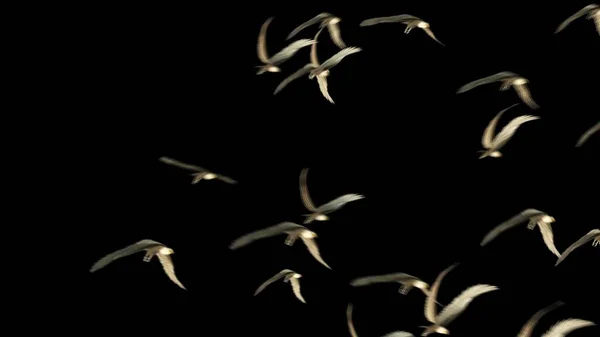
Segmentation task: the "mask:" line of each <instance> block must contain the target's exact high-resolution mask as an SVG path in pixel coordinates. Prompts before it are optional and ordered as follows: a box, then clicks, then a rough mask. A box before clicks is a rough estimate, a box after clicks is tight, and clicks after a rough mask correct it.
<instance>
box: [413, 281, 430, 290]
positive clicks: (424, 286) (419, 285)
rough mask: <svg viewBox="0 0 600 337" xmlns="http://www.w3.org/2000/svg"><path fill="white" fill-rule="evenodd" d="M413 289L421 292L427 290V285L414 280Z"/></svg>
mask: <svg viewBox="0 0 600 337" xmlns="http://www.w3.org/2000/svg"><path fill="white" fill-rule="evenodd" d="M413 287H415V288H419V289H422V290H427V289H429V284H427V283H425V282H423V281H421V280H416V281H415V283H414V284H413Z"/></svg>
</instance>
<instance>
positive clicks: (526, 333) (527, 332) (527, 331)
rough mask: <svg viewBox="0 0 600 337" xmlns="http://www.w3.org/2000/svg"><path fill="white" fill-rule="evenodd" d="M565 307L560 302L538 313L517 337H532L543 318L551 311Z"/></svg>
mask: <svg viewBox="0 0 600 337" xmlns="http://www.w3.org/2000/svg"><path fill="white" fill-rule="evenodd" d="M563 305H564V303H563V302H560V301H558V302H554V303H552V304H550V305H549V306H547V307H545V308H543V309H541V310H539V311H538V312H536V313H535V314H534V315H533V316H531V318H530V319H529V320H528V321H527V323H525V325H523V327H522V328H521V331H519V334H518V335H517V337H531V333H532V332H533V329H534V328H535V326H536V324H537V323H538V322H539V320H540V318H542V316H544V315H545V314H547V313H549V312H550V311H552V310H554V309H556V308H558V307H560V306H563Z"/></svg>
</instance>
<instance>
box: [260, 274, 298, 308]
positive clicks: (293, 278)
mask: <svg viewBox="0 0 600 337" xmlns="http://www.w3.org/2000/svg"><path fill="white" fill-rule="evenodd" d="M301 277H302V275H301V274H298V273H296V272H295V271H293V270H290V269H284V270H282V271H280V272H279V273H277V274H275V275H274V276H273V277H271V278H270V279H268V280H266V281H265V282H264V283H263V284H261V285H260V286H259V287H258V289H256V291H255V292H254V296H256V295H258V294H260V292H262V291H263V290H265V288H266V287H267V286H268V285H270V284H271V283H273V282H275V281H278V280H280V279H283V282H285V283H288V282H289V283H290V285H291V286H292V291H293V292H294V295H296V298H297V299H299V300H300V302H302V303H306V301H305V300H304V297H302V293H300V280H299V279H300V278H301Z"/></svg>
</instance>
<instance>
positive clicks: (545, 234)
mask: <svg viewBox="0 0 600 337" xmlns="http://www.w3.org/2000/svg"><path fill="white" fill-rule="evenodd" d="M538 227H539V228H540V233H542V238H543V239H544V243H545V244H546V246H547V247H548V249H550V251H551V252H552V254H554V255H556V256H557V257H559V258H560V253H559V252H558V250H557V249H556V246H555V245H554V234H553V233H552V225H551V224H549V223H545V222H540V223H539V225H538Z"/></svg>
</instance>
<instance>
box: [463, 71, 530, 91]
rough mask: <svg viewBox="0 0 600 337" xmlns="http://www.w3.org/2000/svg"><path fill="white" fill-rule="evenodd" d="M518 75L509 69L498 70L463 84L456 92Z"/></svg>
mask: <svg viewBox="0 0 600 337" xmlns="http://www.w3.org/2000/svg"><path fill="white" fill-rule="evenodd" d="M517 76H519V75H517V74H515V73H513V72H510V71H503V72H499V73H497V74H494V75H491V76H487V77H484V78H480V79H478V80H475V81H472V82H469V83H467V84H465V85H463V86H462V87H460V88H458V90H457V91H456V93H457V94H461V93H463V92H467V91H469V90H472V89H474V88H476V87H478V86H480V85H484V84H489V83H493V82H497V81H502V80H504V79H507V78H510V77H517Z"/></svg>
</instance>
